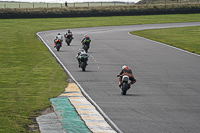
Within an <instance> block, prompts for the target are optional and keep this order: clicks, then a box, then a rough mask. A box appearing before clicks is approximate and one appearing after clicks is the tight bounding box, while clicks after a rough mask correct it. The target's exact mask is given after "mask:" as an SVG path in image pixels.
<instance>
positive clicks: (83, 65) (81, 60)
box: [80, 56, 88, 71]
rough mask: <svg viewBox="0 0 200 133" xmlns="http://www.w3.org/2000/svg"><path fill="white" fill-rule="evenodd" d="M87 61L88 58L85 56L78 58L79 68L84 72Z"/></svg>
mask: <svg viewBox="0 0 200 133" xmlns="http://www.w3.org/2000/svg"><path fill="white" fill-rule="evenodd" d="M87 60H88V58H87V57H85V56H82V57H81V58H80V67H81V69H82V71H85V68H86V66H87Z"/></svg>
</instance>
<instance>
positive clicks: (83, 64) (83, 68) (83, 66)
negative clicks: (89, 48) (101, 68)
mask: <svg viewBox="0 0 200 133" xmlns="http://www.w3.org/2000/svg"><path fill="white" fill-rule="evenodd" d="M81 68H82V71H85V68H86V62H81Z"/></svg>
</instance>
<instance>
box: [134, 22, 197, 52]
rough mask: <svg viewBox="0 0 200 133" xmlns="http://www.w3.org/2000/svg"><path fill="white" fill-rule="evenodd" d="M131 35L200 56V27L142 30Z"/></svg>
mask: <svg viewBox="0 0 200 133" xmlns="http://www.w3.org/2000/svg"><path fill="white" fill-rule="evenodd" d="M131 34H134V35H138V36H142V37H145V38H148V39H151V40H155V41H158V42H162V43H165V44H168V45H171V46H174V47H178V48H181V49H184V50H187V51H190V52H192V53H196V54H200V38H199V36H200V26H192V27H182V28H167V29H154V30H141V31H133V32H131Z"/></svg>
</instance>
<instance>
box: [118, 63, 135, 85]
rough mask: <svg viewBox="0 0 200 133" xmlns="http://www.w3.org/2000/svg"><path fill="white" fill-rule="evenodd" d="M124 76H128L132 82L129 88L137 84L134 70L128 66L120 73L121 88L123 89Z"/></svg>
mask: <svg viewBox="0 0 200 133" xmlns="http://www.w3.org/2000/svg"><path fill="white" fill-rule="evenodd" d="M123 75H127V76H128V77H129V80H131V82H130V83H129V88H130V86H131V85H132V84H134V83H135V82H136V79H135V78H134V76H133V73H132V70H131V69H130V68H129V67H127V66H123V67H122V70H121V72H120V73H119V87H121V85H122V76H123Z"/></svg>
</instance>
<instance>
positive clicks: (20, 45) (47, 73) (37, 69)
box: [0, 14, 200, 133]
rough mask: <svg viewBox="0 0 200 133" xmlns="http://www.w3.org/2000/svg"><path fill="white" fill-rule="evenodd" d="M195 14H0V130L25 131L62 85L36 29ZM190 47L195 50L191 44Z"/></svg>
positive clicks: (191, 18)
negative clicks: (32, 16) (23, 16)
mask: <svg viewBox="0 0 200 133" xmlns="http://www.w3.org/2000/svg"><path fill="white" fill-rule="evenodd" d="M199 19H200V14H187V15H185V14H183V15H155V16H153V15H151V16H122V17H120V16H119V17H90V18H56V19H55V18H53V19H0V29H1V32H0V40H1V45H0V60H1V64H0V75H1V76H0V132H1V133H18V132H29V130H28V125H29V124H31V123H34V122H33V121H32V120H33V119H34V118H35V117H36V116H38V115H40V112H39V111H41V110H43V109H45V108H46V107H48V106H50V102H49V98H53V97H56V96H58V95H59V94H61V93H62V92H63V91H64V88H65V87H66V86H67V82H66V79H67V78H68V77H67V75H66V73H65V72H64V70H63V69H62V68H61V66H60V65H59V64H58V63H57V61H56V60H55V58H54V57H53V56H52V55H51V53H50V52H49V51H48V49H47V48H46V47H45V45H44V44H43V43H42V42H41V41H39V40H38V39H37V37H36V33H37V32H39V31H46V30H55V29H72V28H80V27H96V26H116V25H133V24H150V23H151V24H153V23H176V22H196V21H200V20H199ZM198 28H199V27H198ZM181 29H182V28H181ZM189 29H190V28H189ZM72 32H73V30H72ZM159 32H161V31H159ZM194 32H199V30H196V31H194ZM194 34H195V33H194ZM189 36H190V34H188V41H190V38H189ZM197 37H198V36H197ZM53 39H54V38H52V42H53ZM172 43H173V42H172ZM173 44H174V43H173ZM191 44H193V43H191ZM52 45H53V44H52ZM193 51H195V52H196V49H195V50H193Z"/></svg>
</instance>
